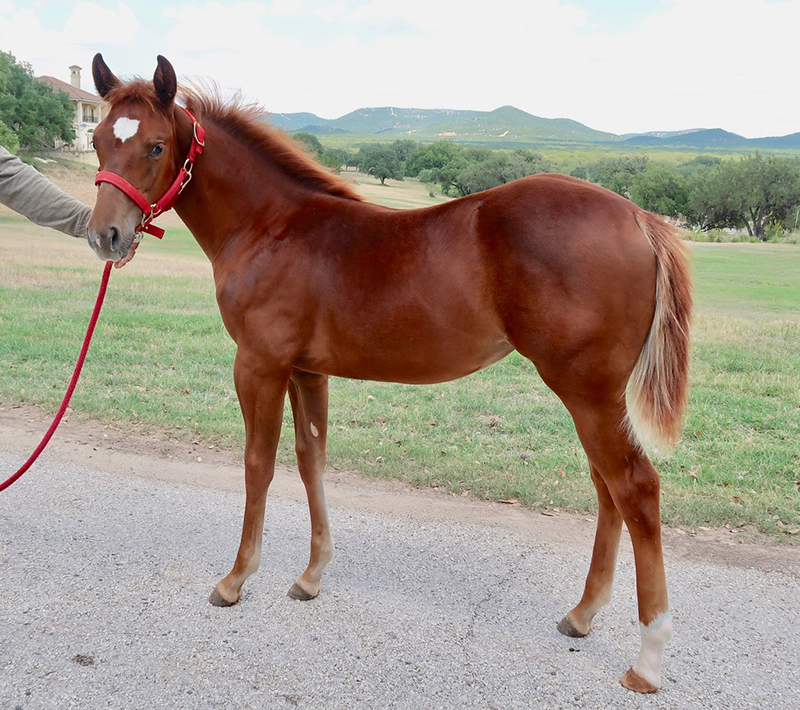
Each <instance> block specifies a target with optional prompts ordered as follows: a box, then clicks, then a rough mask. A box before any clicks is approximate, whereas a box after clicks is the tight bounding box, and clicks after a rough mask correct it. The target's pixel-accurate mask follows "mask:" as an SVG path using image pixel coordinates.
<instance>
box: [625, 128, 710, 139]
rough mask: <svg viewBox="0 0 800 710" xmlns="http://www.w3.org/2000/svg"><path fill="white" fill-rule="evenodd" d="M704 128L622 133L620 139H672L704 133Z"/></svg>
mask: <svg viewBox="0 0 800 710" xmlns="http://www.w3.org/2000/svg"><path fill="white" fill-rule="evenodd" d="M705 130H706V129H705V128H687V129H686V130H683V131H647V132H646V133H623V134H622V135H620V138H641V137H642V136H647V137H648V138H673V137H674V136H685V135H686V134H687V133H696V132H697V131H705Z"/></svg>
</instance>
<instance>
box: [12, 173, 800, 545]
mask: <svg viewBox="0 0 800 710" xmlns="http://www.w3.org/2000/svg"><path fill="white" fill-rule="evenodd" d="M369 189H371V190H373V192H374V193H375V194H377V195H378V196H381V195H383V197H385V199H386V201H387V202H391V201H396V202H397V201H399V202H403V203H407V202H411V203H413V204H424V203H425V202H426V201H427V202H429V203H430V202H432V200H431V199H430V198H429V197H428V196H427V192H426V189H425V188H424V186H421V185H420V184H419V183H416V184H415V183H414V182H413V181H407V182H403V183H394V184H392V185H391V186H390V187H387V188H381V187H380V186H372V187H371V188H369ZM34 245H35V247H36V248H35V249H31V247H32V246H34ZM691 251H692V255H693V262H694V274H695V282H696V286H697V289H696V301H697V316H696V319H695V324H694V333H693V334H694V350H693V360H692V390H691V400H690V411H689V416H688V418H687V423H686V434H685V437H684V440H683V442H682V443H681V444H680V445H679V446H678V448H677V449H676V451H675V453H674V455H673V456H672V457H670V458H667V459H656V461H655V463H656V465H657V467H658V468H659V470H660V472H661V474H662V478H663V512H664V520H665V521H666V522H667V523H669V524H673V525H680V526H683V527H687V528H695V527H698V526H701V525H723V524H730V525H733V526H745V525H751V526H755V527H757V528H758V529H760V530H762V531H765V532H768V533H772V534H774V535H775V536H776V537H779V538H782V539H787V540H791V541H798V539H800V535H797V534H790V533H789V531H791V530H795V529H798V528H800V446H799V445H798V441H800V431H798V426H799V425H800V247H797V246H793V245H761V244H693V245H692V246H691ZM101 269H102V266H101V264H100V262H99V261H97V260H96V259H95V257H94V256H93V255H91V254H90V252H89V251H88V248H87V247H86V245H85V244H81V243H78V242H77V241H75V240H70V239H68V238H66V237H63V236H61V235H58V234H56V233H53V232H49V231H48V230H41V229H39V228H37V227H34V226H32V225H30V224H28V223H27V222H25V221H24V220H21V219H18V218H16V217H9V216H0V303H2V307H0V402H2V403H4V404H6V405H13V404H15V403H28V404H32V405H35V406H37V407H40V408H42V409H43V410H47V411H52V410H54V409H55V407H56V406H57V404H58V402H59V401H60V398H61V396H62V395H63V389H64V386H65V383H66V381H67V379H68V377H69V374H70V372H71V368H72V365H73V363H74V359H75V356H76V354H77V351H78V348H79V344H80V341H81V338H82V335H83V331H84V329H85V326H86V321H87V319H88V316H89V312H90V310H91V306H92V303H93V302H94V297H95V293H96V289H97V285H98V283H99V277H100V272H101ZM233 356H234V346H233V344H232V343H231V342H230V340H229V339H228V338H227V336H226V334H225V332H224V329H223V327H222V323H221V319H220V317H219V314H218V312H217V308H216V304H215V301H214V290H213V283H212V279H211V272H210V268H209V267H208V265H207V262H206V261H205V257H204V256H203V255H202V253H201V252H200V250H199V248H198V247H197V246H196V245H195V244H194V242H193V240H192V238H191V236H190V235H189V234H188V232H187V231H186V230H185V229H180V228H178V229H176V228H171V229H169V231H168V233H167V236H166V238H165V239H164V241H163V242H157V241H156V240H150V239H148V240H147V242H146V243H145V244H144V245H143V247H142V248H141V249H140V250H139V253H138V255H137V257H136V259H135V260H134V262H132V264H131V265H130V266H128V267H126V268H125V269H124V270H122V271H120V272H115V273H114V274H113V276H112V279H111V286H110V289H109V294H108V297H107V304H106V307H105V309H104V312H103V314H102V316H101V319H100V323H99V325H98V329H97V336H96V340H95V343H94V344H93V346H92V351H91V353H90V355H89V359H88V361H87V366H86V370H85V373H84V376H83V379H82V381H81V384H80V386H79V388H78V390H77V392H76V394H75V397H74V399H73V405H72V406H73V407H74V409H75V410H76V414H75V415H73V416H80V417H85V418H87V419H93V420H100V421H102V422H107V423H113V424H116V425H118V426H121V427H125V428H131V427H133V428H135V429H137V430H139V431H153V430H168V431H169V432H170V433H171V434H172V435H174V436H177V437H187V438H188V437H192V438H197V437H201V438H203V440H204V441H207V442H208V443H209V444H211V443H214V444H217V445H220V446H223V447H228V448H230V449H232V450H235V451H239V450H241V446H242V443H243V434H242V429H243V427H242V425H241V419H240V415H239V411H238V405H237V403H236V398H235V395H234V392H233V385H232V374H231V373H232V362H233ZM330 411H331V422H330V437H329V463H330V466H332V467H333V468H337V469H351V470H356V471H360V472H362V473H364V474H366V475H368V476H374V477H382V478H383V477H385V478H390V477H391V478H402V479H403V480H406V481H409V482H411V483H413V484H415V485H421V486H437V487H439V488H441V489H443V490H446V491H451V492H454V493H458V494H461V493H463V492H466V491H468V492H469V493H470V494H472V495H475V496H477V497H480V498H492V499H510V498H513V499H518V500H519V501H520V502H521V503H522V504H524V505H527V506H530V507H532V508H560V509H562V510H575V511H591V510H594V507H595V502H594V491H593V488H592V485H591V482H590V479H589V475H588V468H587V464H586V461H585V457H584V454H583V452H582V450H581V448H580V446H579V445H578V441H577V437H576V435H575V433H574V430H573V427H572V423H571V420H570V418H569V416H568V415H567V413H566V411H565V410H564V408H563V406H562V405H561V404H560V403H559V402H558V400H557V399H556V398H555V396H553V395H552V393H551V392H550V391H549V390H548V389H547V388H546V387H545V386H544V385H543V384H542V383H541V381H540V380H539V378H538V376H537V374H536V372H535V370H534V368H533V367H532V365H531V364H530V363H529V362H528V361H526V360H525V359H523V358H521V357H520V356H517V355H512V356H510V357H508V358H506V359H505V360H504V361H502V362H501V363H498V364H497V365H495V366H493V367H491V368H489V369H487V370H484V371H482V372H479V373H477V374H475V375H473V376H471V377H469V378H466V379H464V380H461V381H457V382H452V383H447V384H443V385H437V386H429V387H411V386H402V385H394V384H382V383H372V382H357V381H346V380H333V381H332V383H331V407H330ZM292 452H293V442H292V428H291V425H290V418H289V414H288V406H287V414H286V419H285V427H284V435H283V442H282V444H281V448H280V452H279V457H280V460H281V461H282V462H283V463H287V464H292V463H293V453H292Z"/></svg>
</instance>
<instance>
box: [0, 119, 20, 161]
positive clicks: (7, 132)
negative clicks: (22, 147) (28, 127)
mask: <svg viewBox="0 0 800 710" xmlns="http://www.w3.org/2000/svg"><path fill="white" fill-rule="evenodd" d="M0 145H1V146H3V148H5V149H6V150H7V151H8V152H9V153H16V152H17V151H18V150H19V138H17V134H16V133H15V132H14V131H12V130H11V129H10V128H9V127H8V126H7V125H6V124H5V123H3V122H2V121H0Z"/></svg>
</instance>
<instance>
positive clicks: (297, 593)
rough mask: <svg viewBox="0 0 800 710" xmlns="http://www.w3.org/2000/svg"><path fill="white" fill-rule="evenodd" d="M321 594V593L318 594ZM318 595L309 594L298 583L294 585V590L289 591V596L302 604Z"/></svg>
mask: <svg viewBox="0 0 800 710" xmlns="http://www.w3.org/2000/svg"><path fill="white" fill-rule="evenodd" d="M317 594H319V592H317ZM317 594H312V593H311V592H307V591H306V590H305V589H303V588H302V587H301V586H300V585H299V584H298V583H297V582H295V583H294V584H293V585H292V588H291V589H290V590H289V596H290V597H291V598H292V599H298V600H299V601H301V602H307V601H308V600H309V599H313V598H314V597H316V596H317Z"/></svg>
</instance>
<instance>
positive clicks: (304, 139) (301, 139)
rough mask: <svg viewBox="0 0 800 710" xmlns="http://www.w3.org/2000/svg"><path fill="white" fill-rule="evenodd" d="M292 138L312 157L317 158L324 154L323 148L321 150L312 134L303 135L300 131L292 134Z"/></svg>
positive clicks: (319, 143) (319, 144) (318, 142)
mask: <svg viewBox="0 0 800 710" xmlns="http://www.w3.org/2000/svg"><path fill="white" fill-rule="evenodd" d="M292 138H294V139H295V140H296V141H297V142H298V143H300V145H302V146H303V148H305V149H306V150H307V151H308V152H309V153H311V155H313V156H316V157H319V156H321V155H322V154H323V153H324V152H325V148H323V146H322V143H321V142H320V139H319V138H317V137H316V136H315V135H314V134H313V133H304V132H303V131H300V132H298V133H292Z"/></svg>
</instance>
